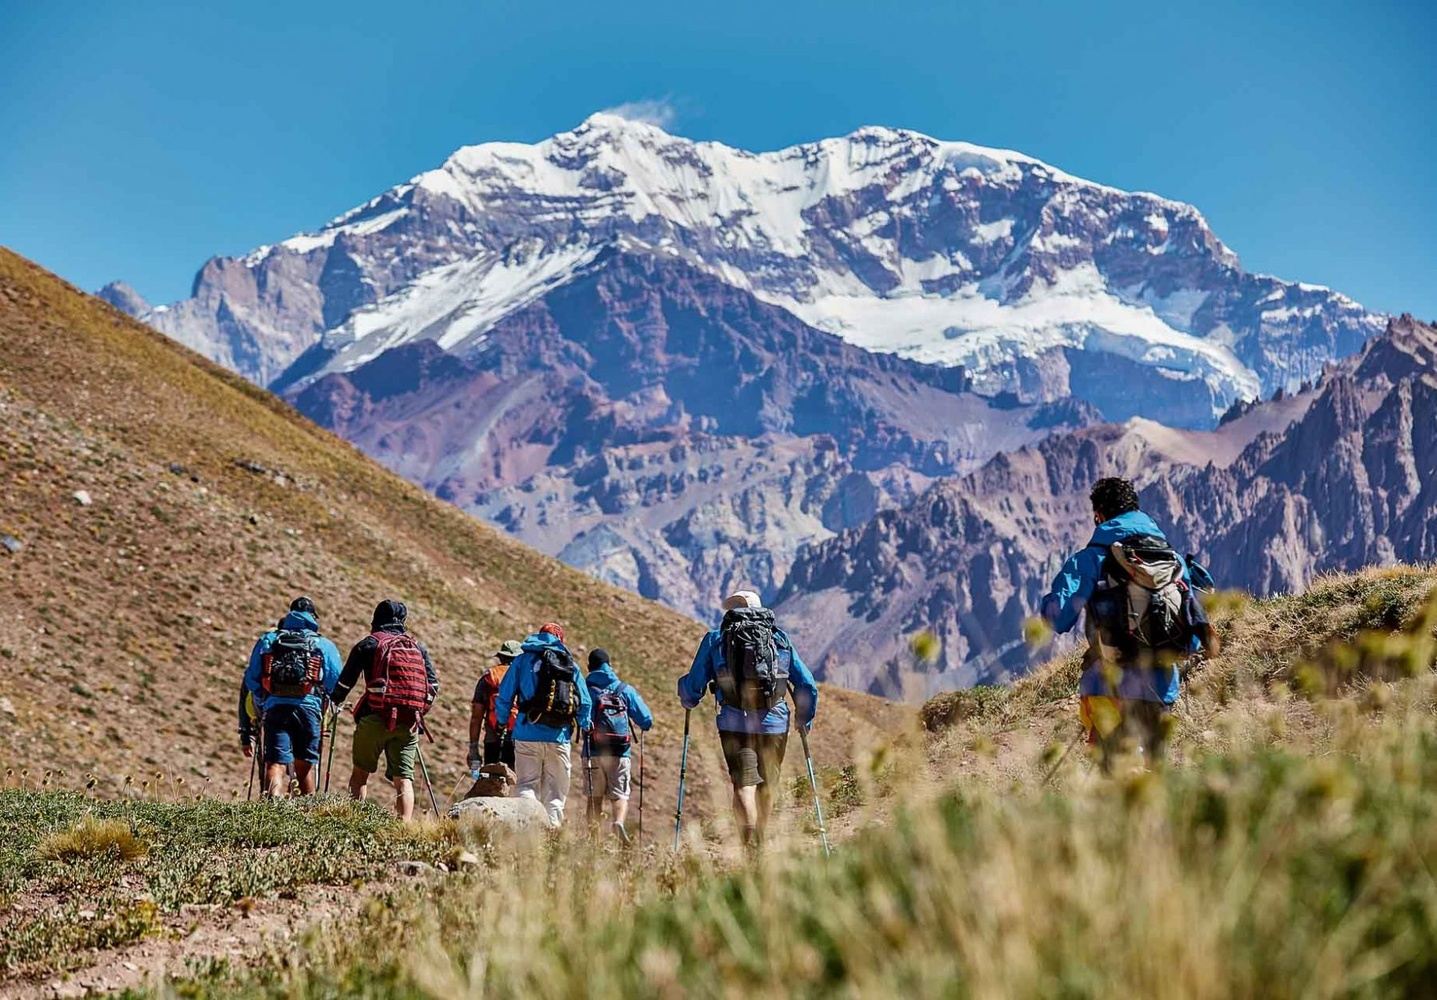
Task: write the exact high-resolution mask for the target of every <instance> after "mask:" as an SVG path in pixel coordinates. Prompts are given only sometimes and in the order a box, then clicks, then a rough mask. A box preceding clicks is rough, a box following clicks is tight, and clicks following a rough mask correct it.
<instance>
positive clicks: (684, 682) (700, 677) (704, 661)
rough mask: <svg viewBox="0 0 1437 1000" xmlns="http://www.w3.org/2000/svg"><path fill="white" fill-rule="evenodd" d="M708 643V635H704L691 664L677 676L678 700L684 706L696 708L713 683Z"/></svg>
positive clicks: (711, 661) (711, 658)
mask: <svg viewBox="0 0 1437 1000" xmlns="http://www.w3.org/2000/svg"><path fill="white" fill-rule="evenodd" d="M710 645H711V644H710V642H709V636H708V635H705V636H704V640H703V642H701V643H699V651H698V652H697V653H695V654H694V662H693V666H691V667H689V672H688V673H686V674H684V675H683V676H682V677H680V678H679V702H680V703H681V704H682V705H683V706H684V708H697V707H698V703H699V702H701V701H703V700H704V695H706V694H708V690H709V685H710V684H711V683H713V679H714V678H713V657H712V655H710V649H709V647H710Z"/></svg>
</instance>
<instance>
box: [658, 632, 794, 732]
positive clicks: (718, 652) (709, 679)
mask: <svg viewBox="0 0 1437 1000" xmlns="http://www.w3.org/2000/svg"><path fill="white" fill-rule="evenodd" d="M774 631H775V632H776V633H777V634H778V635H780V636H783V641H784V642H788V636H786V635H784V634H783V631H782V630H781V629H775V630H774ZM789 646H790V650H791V652H792V655H793V662H792V663H791V664H790V665H789V668H788V682H789V684H790V686H791V687H792V693H793V700H794V704H795V705H797V707H798V717H799V721H800V722H801V723H802V724H803V726H804V727H805V728H807V727H809V726H811V725H813V718H814V716H815V715H817V714H818V682H817V681H815V680H814V679H813V674H812V673H811V672H810V671H809V669H808V667H807V666H805V665H804V662H803V660H802V659H801V658H800V657H799V655H798V650H796V649H792V643H789ZM722 662H723V640H722V637H721V636H720V633H719V630H718V629H713V630H712V631H710V632H709V633H708V634H707V635H705V636H704V637H703V641H702V642H700V643H699V651H698V652H697V653H695V654H694V663H693V666H691V667H689V672H688V673H686V674H684V675H683V676H682V677H680V678H679V701H680V702H682V703H683V706H684V708H696V707H697V706H698V704H699V702H701V701H703V700H704V695H706V694H707V693H708V692H709V691H710V690H712V691H713V695H714V702H715V703H716V704H717V706H718V719H717V723H718V728H719V731H720V732H724V733H770V734H776V733H786V732H788V700H787V699H784V700H783V701H781V702H779V703H778V704H777V705H775V706H774V707H773V708H771V709H769V710H768V711H767V712H758V711H754V712H745V711H744V710H743V709H741V708H738V707H737V706H733V705H725V704H724V700H723V693H722V692H720V691H719V689H718V666H719V664H721V663H722Z"/></svg>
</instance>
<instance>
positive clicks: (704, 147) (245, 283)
mask: <svg viewBox="0 0 1437 1000" xmlns="http://www.w3.org/2000/svg"><path fill="white" fill-rule="evenodd" d="M615 245H618V246H622V247H624V248H626V249H630V250H639V251H641V252H643V253H646V254H651V255H664V256H669V257H673V258H676V259H679V260H682V261H684V262H687V263H688V264H689V265H690V266H692V267H694V268H697V269H699V270H701V271H704V272H707V273H708V274H710V275H713V276H716V277H718V278H719V279H720V280H722V281H723V282H725V283H726V284H729V285H732V286H734V287H736V288H739V289H742V290H745V291H748V292H750V293H752V294H753V295H755V296H757V297H758V298H759V299H761V300H763V301H765V302H768V303H771V304H773V305H777V306H779V307H780V308H782V309H784V310H786V311H788V312H790V313H792V314H793V315H795V316H797V317H799V318H800V319H802V320H803V321H804V322H806V323H808V324H809V325H811V326H815V327H817V328H819V329H823V330H827V331H830V332H833V333H836V334H838V335H839V336H841V337H843V338H844V339H846V340H848V341H850V342H851V343H853V344H856V345H858V346H860V347H863V348H865V349H867V350H871V351H875V352H879V353H894V354H899V355H902V356H904V357H908V358H912V359H915V360H918V361H923V362H927V363H933V364H938V365H960V364H961V365H963V366H964V367H965V368H966V369H967V370H969V371H970V372H971V373H973V375H974V377H975V378H976V379H977V380H978V385H979V387H981V388H983V389H984V390H985V391H989V392H996V391H1000V390H1005V389H1006V390H1012V391H1016V392H1018V393H1020V394H1022V395H1023V396H1024V398H1030V399H1059V398H1064V397H1066V396H1069V395H1076V396H1078V397H1081V398H1084V399H1086V400H1088V401H1089V402H1091V403H1093V404H1094V405H1096V406H1098V407H1099V408H1100V409H1101V410H1102V411H1103V412H1104V414H1105V415H1106V416H1107V417H1108V418H1109V419H1126V418H1127V417H1129V416H1132V415H1135V414H1142V415H1148V416H1161V417H1162V418H1163V419H1165V420H1167V421H1168V422H1174V421H1176V422H1180V423H1183V424H1187V425H1192V426H1205V425H1210V424H1211V423H1212V422H1213V421H1214V420H1215V419H1216V416H1217V415H1218V414H1221V413H1222V412H1223V411H1224V410H1225V409H1226V408H1227V407H1228V406H1229V405H1230V404H1231V403H1232V402H1234V401H1235V400H1237V399H1250V398H1254V397H1256V396H1258V395H1260V394H1264V395H1265V394H1267V393H1270V392H1271V391H1272V390H1273V389H1275V388H1277V387H1283V386H1286V387H1288V388H1292V387H1295V386H1296V385H1297V384H1298V383H1300V382H1301V381H1303V380H1306V379H1309V378H1311V377H1313V376H1314V375H1316V374H1317V373H1318V372H1319V371H1320V370H1321V367H1322V365H1323V364H1324V363H1325V362H1326V361H1328V360H1330V359H1331V358H1333V357H1338V356H1342V355H1345V354H1349V353H1351V352H1352V351H1354V350H1356V349H1357V347H1358V346H1359V345H1360V344H1361V343H1362V341H1363V340H1364V339H1366V338H1367V337H1369V336H1371V335H1372V334H1374V333H1376V332H1377V331H1378V330H1379V329H1380V328H1381V321H1380V320H1379V318H1378V317H1375V316H1373V315H1371V314H1369V313H1367V312H1365V311H1364V310H1363V309H1362V308H1361V307H1360V306H1358V305H1357V304H1356V303H1354V302H1352V301H1351V300H1350V299H1347V298H1345V297H1343V296H1341V295H1338V294H1336V293H1334V292H1331V291H1329V290H1327V289H1323V288H1318V287H1315V286H1310V285H1299V284H1291V283H1286V282H1282V281H1278V280H1277V279H1275V278H1270V277H1266V276H1262V275H1253V274H1249V273H1247V272H1245V271H1243V270H1242V268H1241V266H1240V264H1239V262H1238V259H1237V257H1236V256H1235V255H1234V254H1233V253H1232V252H1231V251H1230V250H1228V249H1227V248H1226V247H1225V246H1224V245H1223V244H1222V243H1221V241H1220V240H1219V239H1218V238H1217V237H1216V236H1215V235H1214V234H1213V233H1212V231H1211V230H1210V229H1209V228H1208V226H1207V224H1206V222H1204V220H1203V219H1202V217H1201V215H1199V213H1198V212H1197V211H1196V210H1195V209H1194V208H1192V207H1191V206H1189V205H1185V204H1182V203H1179V202H1173V201H1169V200H1166V199H1163V198H1159V197H1157V196H1155V195H1150V194H1132V193H1127V192H1123V191H1118V190H1115V189H1113V188H1109V187H1104V186H1102V185H1099V184H1093V183H1091V182H1088V181H1084V180H1080V179H1078V178H1075V177H1072V176H1070V175H1068V174H1065V173H1063V172H1062V171H1060V170H1057V169H1055V168H1053V167H1050V166H1048V165H1047V164H1044V163H1041V162H1039V161H1037V160H1034V159H1032V158H1030V157H1026V156H1023V155H1021V154H1018V153H1013V152H1008V151H1004V150H994V149H985V148H983V147H979V146H972V145H969V144H966V143H955V142H942V141H938V140H935V139H931V138H929V137H927V136H924V135H920V134H918V133H915V132H909V131H905V130H900V129H886V128H865V129H860V130H859V131H857V132H855V133H853V134H851V135H848V136H844V137H841V138H836V139H827V140H823V141H820V142H816V143H807V144H804V145H800V146H794V147H790V148H788V149H783V150H779V151H777V152H772V153H758V154H754V153H749V152H745V151H743V150H738V149H732V148H729V147H726V146H723V145H720V144H718V143H696V142H692V141H690V140H687V139H683V138H679V137H676V136H672V135H669V134H667V133H665V132H663V131H662V130H660V129H658V128H656V127H654V126H651V125H647V124H642V123H637V122H631V121H625V120H623V119H621V118H616V117H613V116H609V115H595V116H594V117H592V118H590V119H589V120H588V121H586V122H585V123H584V124H583V125H581V126H580V127H579V128H577V129H575V130H573V131H571V132H565V133H561V134H559V135H556V136H554V137H553V138H551V139H548V140H545V141H544V142H540V143H537V144H534V145H521V144H517V143H488V144H485V145H481V146H471V147H466V148H464V149H461V150H459V151H458V152H456V153H455V154H454V155H453V156H451V157H450V158H449V159H448V160H447V161H445V163H444V164H443V165H442V166H441V167H439V168H438V169H435V170H431V171H429V172H427V173H424V174H420V175H419V176H418V177H415V178H414V179H413V180H411V181H409V182H407V183H405V184H402V185H399V186H397V187H395V188H392V189H391V190H389V191H387V192H385V193H383V194H382V195H380V196H379V197H377V198H375V199H373V200H371V201H370V202H368V203H366V204H365V205H362V206H360V207H358V208H356V209H354V210H353V211H351V212H348V213H346V214H345V215H343V216H340V217H339V218H338V219H336V220H334V221H333V222H332V223H330V224H329V225H328V226H326V227H325V228H324V229H322V230H320V231H319V232H318V233H315V234H305V235H300V236H296V237H293V238H291V239H288V240H285V241H283V242H282V243H279V244H277V245H275V246H267V247H261V248H259V249H257V250H255V251H254V252H252V253H251V254H249V255H247V256H245V257H243V258H215V259H214V260H212V261H210V262H209V263H208V264H206V265H205V266H204V268H203V269H202V270H201V271H200V273H199V275H198V276H197V277H196V280H195V285H194V291H193V295H192V297H191V298H189V299H187V300H185V301H184V302H181V303H177V304H175V305H173V306H170V307H162V308H161V309H157V310H153V311H150V312H148V313H145V314H144V316H145V319H146V320H147V322H150V323H151V324H153V325H155V326H157V327H159V328H160V329H162V330H164V331H166V332H167V333H170V334H171V335H173V336H175V337H176V338H177V339H179V340H181V341H182V342H184V343H186V344H189V345H190V346H193V347H196V348H198V349H200V350H201V351H202V352H203V353H206V354H208V355H209V356H211V357H213V358H215V359H217V360H220V361H222V362H223V363H225V364H228V365H230V366H231V367H234V368H235V369H236V370H238V371H240V372H242V373H244V374H245V375H247V376H248V377H250V378H252V379H255V380H256V381H259V382H261V383H265V384H268V383H269V382H270V381H272V380H274V379H275V378H277V377H278V376H279V375H280V374H281V373H282V372H283V371H284V370H285V369H286V368H287V367H288V366H289V365H290V363H291V362H293V361H294V359H295V358H297V357H299V355H300V354H301V353H303V352H304V351H305V350H307V349H309V348H310V347H312V346H313V345H314V344H316V343H318V342H320V341H323V342H324V343H325V345H326V348H327V349H328V352H329V354H330V360H329V362H328V367H329V370H339V371H344V370H350V369H353V368H355V367H358V366H359V365H361V364H363V363H365V362H367V361H370V360H373V358H375V357H377V356H378V355H379V354H381V353H383V351H384V350H387V349H390V348H393V347H395V346H398V345H400V344H402V343H406V342H410V341H414V340H432V341H434V342H436V343H437V344H438V345H439V346H440V347H442V348H444V349H445V350H448V351H452V352H455V353H458V354H460V355H465V354H468V353H470V352H471V351H472V350H473V349H475V348H476V347H477V346H478V345H480V344H481V343H482V342H483V340H484V339H485V338H486V337H487V336H488V335H489V332H490V331H491V330H492V328H493V327H494V326H495V325H496V324H497V323H498V322H499V321H500V320H501V319H502V318H504V317H505V316H508V315H511V314H513V313H515V312H517V311H519V310H522V309H523V308H524V307H525V306H526V305H527V304H528V303H530V302H532V301H534V300H535V299H537V298H538V297H540V296H541V295H543V294H544V293H545V292H546V291H549V290H552V289H553V288H555V287H558V286H560V285H563V284H565V283H567V282H568V281H570V280H573V279H574V276H575V275H576V274H577V273H579V272H581V271H582V270H583V269H584V268H585V267H586V265H588V264H589V263H590V262H591V261H592V260H593V258H594V257H595V256H596V255H597V254H599V253H602V252H603V251H604V249H605V248H606V247H612V246H615ZM595 322H596V323H601V322H602V317H595Z"/></svg>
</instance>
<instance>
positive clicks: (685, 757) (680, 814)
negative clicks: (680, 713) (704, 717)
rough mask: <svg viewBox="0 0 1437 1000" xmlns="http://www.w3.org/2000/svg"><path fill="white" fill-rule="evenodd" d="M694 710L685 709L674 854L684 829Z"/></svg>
mask: <svg viewBox="0 0 1437 1000" xmlns="http://www.w3.org/2000/svg"><path fill="white" fill-rule="evenodd" d="M692 712H693V709H689V708H686V709H684V747H683V750H682V751H681V752H680V753H679V804H678V808H676V809H675V810H674V852H675V853H677V852H678V849H679V834H680V833H682V832H683V828H684V778H685V777H686V776H687V775H688V773H689V716H690V715H691V714H692Z"/></svg>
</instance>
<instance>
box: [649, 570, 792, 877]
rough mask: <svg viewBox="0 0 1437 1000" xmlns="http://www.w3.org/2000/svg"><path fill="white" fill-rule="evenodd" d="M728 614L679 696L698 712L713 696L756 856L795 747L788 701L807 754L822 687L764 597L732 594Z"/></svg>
mask: <svg viewBox="0 0 1437 1000" xmlns="http://www.w3.org/2000/svg"><path fill="white" fill-rule="evenodd" d="M723 612H724V616H723V621H722V622H721V623H720V625H719V627H718V628H716V629H713V630H712V631H710V632H709V633H707V634H706V635H705V636H704V637H703V641H702V642H700V643H699V648H698V653H697V654H695V656H694V662H693V666H692V667H690V668H689V672H688V673H687V674H685V675H684V676H682V677H680V678H679V683H678V694H679V701H680V702H682V703H683V706H684V708H685V709H686V710H690V711H692V710H693V709H694V708H696V707H698V704H699V703H700V702H701V701H703V700H704V697H705V696H706V695H707V694H708V693H709V692H710V691H712V692H713V696H714V701H715V703H716V704H717V707H718V715H717V717H716V720H715V721H716V722H717V725H718V731H719V740H720V741H721V743H722V745H723V756H724V762H725V763H726V764H727V765H728V773H729V781H730V782H731V783H732V785H733V812H734V818H735V819H736V820H737V821H738V824H739V829H740V831H741V834H742V838H743V844H744V846H745V847H747V848H749V849H750V850H756V849H757V848H759V847H760V846H761V845H762V843H763V837H764V833H765V831H766V829H767V827H768V819H769V814H770V812H771V811H772V809H773V794H774V789H775V788H776V787H777V786H778V782H779V772H780V769H781V768H782V766H783V757H784V752H785V749H786V747H787V745H788V732H789V714H790V713H789V706H788V701H787V700H786V699H787V697H788V695H789V694H790V692H791V693H792V695H793V704H794V707H795V708H796V709H797V710H798V724H799V726H800V727H801V730H800V736H802V737H803V738H804V744H805V749H806V747H807V732H808V730H809V729H811V728H812V727H813V720H814V717H815V715H817V713H818V683H817V682H816V681H815V680H814V678H813V674H812V673H811V672H810V671H809V669H808V667H807V666H806V665H805V664H804V662H803V660H802V659H801V658H800V657H799V655H798V651H797V650H795V649H794V648H793V643H792V642H791V641H789V638H788V636H787V635H786V634H785V633H784V631H783V630H782V629H780V628H778V627H777V626H776V625H775V624H774V618H773V612H772V611H770V610H769V609H768V608H765V607H764V606H763V604H762V602H761V601H760V600H759V596H758V594H756V593H754V592H753V591H751V590H740V591H738V592H737V593H735V594H732V595H730V596H729V597H728V598H727V599H726V600H725V601H724V602H723ZM806 756H807V754H806V753H805V757H806ZM677 840H678V834H677V827H676V831H675V842H676V843H677Z"/></svg>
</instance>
